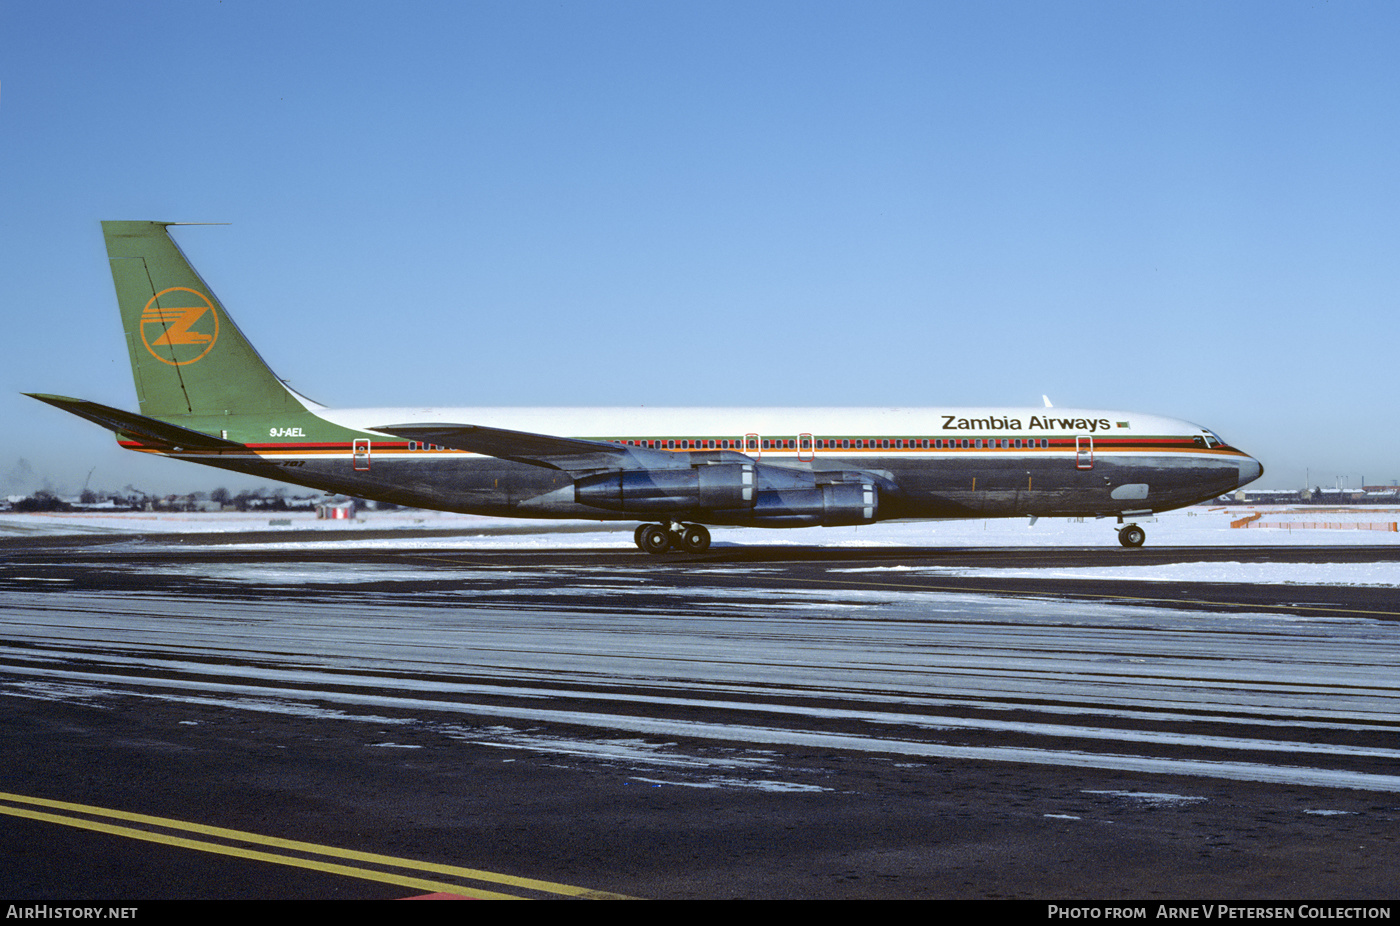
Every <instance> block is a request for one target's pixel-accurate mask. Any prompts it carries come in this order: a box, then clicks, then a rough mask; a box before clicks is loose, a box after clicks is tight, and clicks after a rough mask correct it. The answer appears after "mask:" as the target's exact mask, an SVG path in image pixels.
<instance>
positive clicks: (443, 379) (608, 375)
mask: <svg viewBox="0 0 1400 926" xmlns="http://www.w3.org/2000/svg"><path fill="white" fill-rule="evenodd" d="M1397 40H1400V6H1397V5H1396V4H1393V3H1365V2H1354V3H1348V2H1342V3H1335V2H1334V3H1317V2H1309V3H1289V2H1204V3H1191V2H1163V3H1149V2H1140V3H1137V2H1135V3H1124V2H1118V0H1114V2H1102V3H1075V2H983V3H972V2H956V3H937V2H930V0H921V2H910V3H903V2H849V3H823V2H814V0H799V2H761V0H758V2H755V0H748V2H734V3H730V2H703V3H683V2H651V0H648V2H600V0H589V2H581V0H580V2H549V3H543V2H530V0H509V2H507V0H500V2H407V3H398V4H389V3H383V2H376V3H355V2H346V0H336V2H250V0H223V2H218V0H175V2H146V0H132V2H123V3H110V2H64V0H54V2H46V3H32V2H9V0H5V2H0V157H3V162H2V163H0V168H3V169H0V184H3V192H2V193H0V280H3V289H0V293H3V304H4V319H5V324H6V325H7V335H8V336H7V337H5V338H3V339H2V340H0V352H2V353H0V357H3V362H2V363H0V370H3V372H0V386H3V389H0V433H3V435H4V445H3V447H0V481H3V478H4V476H5V474H6V473H7V472H9V471H11V469H12V468H13V466H14V465H15V462H16V461H17V460H19V459H20V458H24V459H27V460H28V461H30V463H31V464H32V465H33V466H34V467H35V468H36V469H38V470H40V471H41V472H47V473H50V474H51V478H52V481H53V484H54V486H55V487H56V488H76V487H78V486H81V484H82V481H83V479H84V478H85V477H86V475H87V472H88V470H89V469H91V468H92V467H97V471H96V473H94V475H93V484H94V486H105V487H113V488H115V487H119V486H121V485H124V484H126V483H128V482H131V483H135V484H136V485H138V486H142V487H146V488H150V489H156V488H160V489H172V490H173V489H193V488H205V489H207V488H211V487H213V486H215V485H220V484H226V485H230V486H232V485H235V484H237V480H236V479H234V478H230V477H229V476H228V475H226V474H223V473H220V472H219V471H216V470H208V469H203V468H200V467H194V466H190V465H188V464H177V463H173V462H168V461H153V460H150V459H147V458H144V457H136V456H135V455H131V454H124V453H122V452H121V451H119V450H118V449H117V448H116V446H115V443H114V442H113V441H112V440H111V437H110V435H108V434H107V432H105V431H102V430H100V429H98V428H96V427H95V426H92V425H89V424H87V423H85V422H82V421H80V420H78V419H76V418H70V417H69V416H66V415H64V414H63V413H61V412H59V411H58V410H56V409H52V408H49V407H46V406H44V405H41V404H39V403H37V402H34V401H33V400H30V399H27V398H24V397H22V396H20V395H19V394H18V393H19V392H21V391H41V392H56V393H60V394H64V395H72V396H78V397H82V398H88V399H93V400H95V401H98V402H103V403H106V404H111V405H119V406H122V407H126V408H132V409H134V408H135V407H136V403H135V395H134V390H133V387H132V384H131V378H130V373H129V370H128V366H127V357H126V351H125V348H124V345H123V340H122V335H121V330H120V325H119V322H118V319H117V314H116V304H115V298H114V296H113V294H112V287H111V278H110V276H109V274H108V270H107V263H106V260H105V253H104V250H103V245H102V239H101V234H100V230H99V227H98V222H99V220H102V219H154V220H169V221H205V222H231V223H233V224H232V225H231V226H228V227H222V228H218V227H214V228H190V229H178V230H177V231H176V236H177V239H178V240H179V242H180V244H181V246H182V247H183V248H184V249H185V251H186V253H187V254H188V255H190V257H191V258H192V259H193V260H194V262H195V264H196V266H197V267H198V268H199V269H200V271H201V272H202V274H203V275H204V277H205V279H206V280H207V281H208V282H209V283H210V285H211V286H212V287H213V288H214V289H215V291H216V292H217V293H218V294H219V296H220V298H221V299H222V300H223V302H224V304H225V305H226V306H227V307H228V309H229V310H230V312H231V313H232V314H233V315H234V317H235V318H236V319H237V320H238V322H239V324H240V326H241V327H242V328H243V330H244V331H245V333H247V334H248V335H249V336H250V337H251V338H252V340H253V341H254V343H255V344H257V345H258V347H259V349H260V350H261V352H262V353H263V355H264V356H265V357H266V358H267V359H268V361H269V362H270V363H271V364H272V366H273V368H274V369H276V370H277V371H278V373H279V374H281V375H282V376H284V377H286V378H287V379H289V380H290V381H291V382H292V384H293V385H294V386H295V387H296V388H298V389H299V390H301V391H303V392H305V393H306V394H308V395H310V396H311V397H313V398H315V399H317V400H319V401H322V402H324V403H326V404H330V405H344V406H352V405H410V404H442V405H637V404H645V405H892V406H913V405H1035V404H1038V403H1039V401H1040V395H1041V394H1042V393H1048V394H1049V395H1050V396H1051V398H1052V399H1053V400H1054V401H1055V403H1056V404H1057V405H1061V406H1070V405H1075V406H1084V407H1102V408H1116V409H1128V410H1136V411H1142V412H1152V413H1159V414H1166V415H1172V416H1177V417H1182V418H1187V419H1189V420H1193V421H1196V422H1199V423H1201V424H1204V425H1207V426H1209V427H1212V428H1215V429H1216V430H1217V431H1219V432H1220V433H1221V434H1223V435H1224V436H1225V437H1226V438H1227V439H1229V440H1231V441H1232V442H1234V443H1236V444H1238V445H1240V446H1242V447H1244V448H1245V449H1247V450H1248V451H1250V452H1251V453H1254V454H1255V455H1256V456H1258V457H1260V458H1261V459H1262V460H1263V461H1264V463H1265V465H1266V467H1267V469H1268V472H1267V474H1266V476H1265V481H1264V482H1263V483H1262V484H1263V485H1273V486H1285V487H1293V486H1299V485H1301V484H1302V482H1303V480H1304V474H1305V472H1306V471H1308V470H1310V471H1311V474H1312V481H1313V482H1315V483H1316V482H1323V483H1329V484H1330V483H1331V482H1333V481H1334V480H1335V478H1336V476H1337V475H1345V476H1347V477H1348V478H1349V479H1350V481H1351V484H1353V485H1355V484H1357V483H1358V482H1359V480H1360V479H1361V478H1362V477H1363V476H1364V477H1365V479H1366V481H1367V482H1370V483H1377V482H1382V481H1384V482H1388V481H1390V480H1391V479H1396V478H1400V427H1397V425H1400V411H1397V394H1396V389H1395V383H1396V379H1397V376H1396V373H1395V358H1396V356H1397V351H1400V317H1398V316H1397V308H1398V307H1400V169H1397V164H1400V55H1397V54H1396V51H1395V49H1396V46H1397ZM3 488H4V487H3V486H0V490H2V489H3Z"/></svg>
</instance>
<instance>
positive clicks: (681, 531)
mask: <svg viewBox="0 0 1400 926" xmlns="http://www.w3.org/2000/svg"><path fill="white" fill-rule="evenodd" d="M632 539H633V540H634V541H635V542H636V544H637V549H639V550H641V551H642V552H644V553H653V554H655V553H665V552H666V551H667V550H675V551H677V552H679V553H704V552H705V551H706V550H708V549H709V548H710V532H709V531H708V530H707V529H706V528H705V526H704V525H703V524H682V523H680V522H679V521H667V522H666V523H665V524H641V525H638V527H637V529H636V530H635V531H634V532H633V533H632Z"/></svg>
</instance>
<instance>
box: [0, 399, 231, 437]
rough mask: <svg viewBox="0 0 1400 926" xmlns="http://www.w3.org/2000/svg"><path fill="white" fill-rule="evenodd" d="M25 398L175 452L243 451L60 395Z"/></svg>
mask: <svg viewBox="0 0 1400 926" xmlns="http://www.w3.org/2000/svg"><path fill="white" fill-rule="evenodd" d="M25 395H27V396H29V397H30V398H31V399H38V400H39V401H40V402H47V403H48V404H50V405H52V406H54V407H55V408H61V409H63V410H64V411H65V412H71V413H73V414H74V415H77V416H78V417H79V418H86V419H87V420H88V421H91V422H93V423H94V424H100V425H102V427H104V428H106V429H108V430H109V431H115V432H116V433H117V434H118V435H119V436H120V435H122V434H126V435H128V436H130V437H135V438H138V439H139V440H143V441H151V442H153V443H157V444H169V445H171V446H172V447H174V448H175V449H176V450H243V449H244V447H243V445H242V444H240V443H237V442H236V441H231V440H224V439H223V438H219V437H213V436H211V435H209V434H204V433H202V432H200V431H191V430H190V429H189V428H182V427H180V426H179V425H176V424H166V423H165V422H164V421H157V420H156V419H155V418H147V417H146V416H145V415H137V414H134V413H132V412H124V411H122V410H121V409H120V408H110V407H108V406H106V405H98V404H97V403H96V402H89V401H87V400H85V399H70V398H68V397H67V396H62V395H45V394H44V393H41V392H26V393H25Z"/></svg>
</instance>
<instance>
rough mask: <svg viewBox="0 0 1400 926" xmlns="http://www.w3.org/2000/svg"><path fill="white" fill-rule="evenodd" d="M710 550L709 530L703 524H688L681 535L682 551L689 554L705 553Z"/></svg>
mask: <svg viewBox="0 0 1400 926" xmlns="http://www.w3.org/2000/svg"><path fill="white" fill-rule="evenodd" d="M709 548H710V531H709V529H707V528H706V527H705V526H704V525H703V524H687V525H686V526H685V531H684V533H682V534H681V549H682V550H684V551H685V552H687V553H704V552H705V551H706V550H708V549H709Z"/></svg>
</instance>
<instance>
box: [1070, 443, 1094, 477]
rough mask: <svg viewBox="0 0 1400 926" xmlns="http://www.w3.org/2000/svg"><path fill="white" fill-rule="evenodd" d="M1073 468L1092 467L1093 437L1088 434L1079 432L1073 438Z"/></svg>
mask: <svg viewBox="0 0 1400 926" xmlns="http://www.w3.org/2000/svg"><path fill="white" fill-rule="evenodd" d="M1074 468H1075V469H1093V468H1094V439H1093V438H1092V437H1090V436H1089V435H1088V434H1081V435H1079V436H1078V437H1076V438H1075V439H1074Z"/></svg>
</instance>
